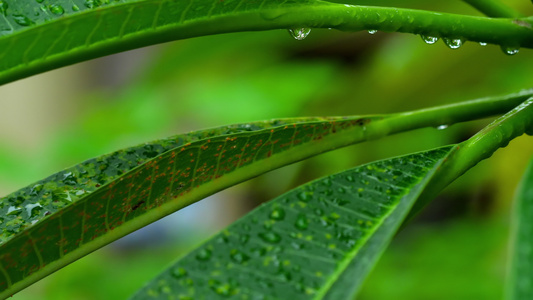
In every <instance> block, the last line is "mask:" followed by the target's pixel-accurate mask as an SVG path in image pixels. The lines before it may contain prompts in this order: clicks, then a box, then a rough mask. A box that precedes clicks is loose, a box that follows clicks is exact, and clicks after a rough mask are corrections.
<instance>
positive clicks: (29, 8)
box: [0, 0, 533, 84]
mask: <svg viewBox="0 0 533 300" xmlns="http://www.w3.org/2000/svg"><path fill="white" fill-rule="evenodd" d="M532 26H533V20H531V19H528V18H523V19H520V20H512V19H500V20H496V19H489V18H481V17H471V16H461V15H453V14H444V13H434V12H427V11H417V10H408V9H397V8H387V7H368V6H356V5H345V4H336V3H330V2H324V1H318V0H294V1H281V0H273V1H247V0H242V1H239V0H226V1H218V0H217V1H213V0H190V1H170V0H46V1H35V0H0V49H2V50H1V51H0V84H3V83H7V82H10V81H13V80H17V79H20V78H23V77H26V76H30V75H33V74H37V73H41V72H44V71H46V70H50V69H54V68H58V67H61V66H65V65H69V64H72V63H76V62H80V61H83V60H87V59H91V58H95V57H99V56H103V55H107V54H112V53H117V52H120V51H125V50H129V49H133V48H138V47H142V46H147V45H153V44H157V43H162V42H167V41H172V40H177V39H184V38H190V37H196V36H203V35H210V34H217V33H227V32H236V31H251V30H269V29H287V28H302V27H306V28H337V29H340V30H348V31H358V30H369V29H373V30H382V31H388V32H391V31H399V32H410V33H415V34H422V35H426V36H427V35H431V36H435V37H446V38H458V37H461V38H462V39H467V40H472V41H478V42H488V43H495V44H500V45H502V46H508V47H515V48H516V47H533V30H531V27H532Z"/></svg>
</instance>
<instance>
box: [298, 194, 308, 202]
mask: <svg viewBox="0 0 533 300" xmlns="http://www.w3.org/2000/svg"><path fill="white" fill-rule="evenodd" d="M298 199H300V200H302V201H303V202H309V200H311V195H309V193H307V192H301V193H299V194H298Z"/></svg>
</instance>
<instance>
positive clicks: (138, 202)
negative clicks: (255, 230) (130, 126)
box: [0, 117, 380, 291]
mask: <svg viewBox="0 0 533 300" xmlns="http://www.w3.org/2000/svg"><path fill="white" fill-rule="evenodd" d="M376 119H380V117H376ZM313 120H315V121H314V122H313ZM372 120H373V119H372V118H358V117H355V118H331V119H328V120H326V119H300V120H278V121H271V122H257V123H251V124H243V125H236V126H229V127H221V128H216V129H213V130H206V131H200V132H194V133H191V134H187V135H180V136H176V137H173V138H170V139H166V140H161V141H156V142H154V143H150V144H145V145H140V146H138V147H133V148H129V149H126V150H122V151H118V152H115V153H112V154H110V155H106V156H103V157H100V158H96V159H92V160H89V161H87V162H85V163H82V164H80V165H78V166H75V167H72V168H70V169H67V170H65V171H62V172H59V173H57V174H54V175H52V176H51V177H49V178H47V179H44V180H43V181H41V182H38V183H36V184H33V185H31V186H29V187H26V188H24V189H22V190H19V191H17V192H15V193H13V194H11V195H8V196H6V197H4V198H2V199H1V202H0V212H1V214H2V216H3V217H2V222H1V224H0V229H1V232H0V237H1V241H2V245H0V271H1V272H0V273H1V274H0V276H1V279H0V287H1V288H2V289H3V290H4V291H6V289H8V288H9V289H15V288H17V287H23V285H27V284H29V283H30V282H32V281H35V280H36V279H38V278H40V277H42V276H45V275H46V274H49V273H50V272H53V271H54V270H56V269H58V268H60V267H61V266H63V265H65V264H68V263H69V262H71V261H73V260H75V259H77V258H79V257H81V256H83V255H85V254H87V253H89V252H91V251H93V250H95V249H97V248H99V247H101V246H103V245H105V244H107V243H109V242H111V241H113V240H115V239H117V238H119V237H121V236H123V235H125V234H127V233H129V232H131V231H133V230H135V229H138V228H141V227H142V226H144V225H147V224H149V223H151V222H153V221H155V220H157V219H159V218H161V217H163V216H165V215H167V214H169V213H172V212H174V211H176V210H177V209H179V208H182V207H185V206H187V205H189V204H191V203H192V202H195V201H198V200H200V199H202V198H204V197H206V196H207V195H210V194H212V193H215V192H217V191H219V190H221V189H224V188H226V187H228V186H231V185H233V184H236V183H238V182H241V181H243V180H246V179H249V178H252V177H254V176H257V175H259V174H261V173H264V172H265V171H268V170H272V169H274V168H276V167H279V166H282V165H285V164H288V163H291V162H295V161H298V160H300V159H302V158H305V157H306V156H307V157H308V156H311V155H313V154H312V153H314V154H318V153H320V152H323V151H325V150H326V149H328V148H329V149H332V148H331V147H332V146H333V145H335V144H337V145H339V146H340V145H341V144H346V142H347V141H352V142H353V141H354V139H355V140H364V139H365V137H366V134H365V130H366V129H365V125H366V124H367V123H369V122H371V121H372ZM298 121H300V122H301V123H298ZM305 121H307V122H305ZM309 121H310V122H309ZM344 133H349V135H347V136H344V135H343V134H344ZM331 137H336V138H334V139H331ZM337 137H342V138H341V139H340V140H337ZM335 140H337V141H335ZM339 142H340V143H339ZM324 147H325V148H324Z"/></svg>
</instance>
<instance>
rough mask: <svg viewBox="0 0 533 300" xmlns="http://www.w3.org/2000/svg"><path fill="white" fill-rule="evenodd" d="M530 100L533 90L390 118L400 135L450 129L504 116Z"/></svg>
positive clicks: (391, 124) (394, 128)
mask: <svg viewBox="0 0 533 300" xmlns="http://www.w3.org/2000/svg"><path fill="white" fill-rule="evenodd" d="M529 97H533V89H528V90H523V91H521V92H519V93H516V94H510V95H506V96H500V97H489V98H483V99H477V100H471V101H465V102H460V103H454V104H449V105H444V106H437V107H432V108H426V109H421V110H416V111H412V112H404V113H398V114H396V115H393V116H392V117H390V120H389V121H390V122H389V126H391V130H393V132H402V131H407V130H412V129H415V128H421V127H428V126H433V127H439V126H446V127H447V126H450V125H452V124H455V123H459V122H464V121H469V120H474V119H480V118H486V117H487V116H494V115H497V114H501V113H503V112H507V111H509V110H511V109H513V108H515V107H516V106H517V105H520V104H521V103H522V102H524V101H525V100H526V99H528V98H529Z"/></svg>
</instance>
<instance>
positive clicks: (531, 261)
mask: <svg viewBox="0 0 533 300" xmlns="http://www.w3.org/2000/svg"><path fill="white" fill-rule="evenodd" d="M514 200H515V203H514V210H513V215H512V218H511V222H512V223H513V226H512V232H511V261H510V268H509V271H510V272H509V278H508V282H507V284H508V286H507V288H508V289H507V296H508V297H507V299H510V300H511V299H512V300H522V299H523V300H525V299H532V298H533V284H532V283H533V255H532V251H533V236H532V232H533V160H531V162H530V163H529V166H528V168H527V170H526V173H525V174H524V177H523V179H522V182H521V184H520V188H519V189H518V192H517V195H516V197H515V199H514Z"/></svg>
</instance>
